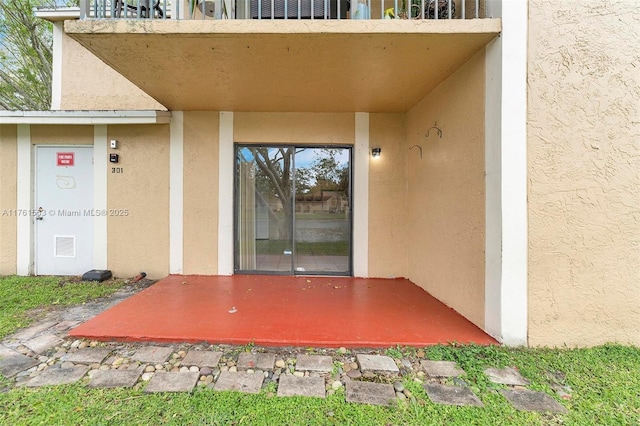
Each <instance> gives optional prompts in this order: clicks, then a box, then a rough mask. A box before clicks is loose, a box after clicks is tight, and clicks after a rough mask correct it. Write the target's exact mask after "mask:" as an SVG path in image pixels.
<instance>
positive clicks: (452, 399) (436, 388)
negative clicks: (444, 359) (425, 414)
mask: <svg viewBox="0 0 640 426" xmlns="http://www.w3.org/2000/svg"><path fill="white" fill-rule="evenodd" d="M424 389H425V391H426V392H427V395H428V396H429V399H430V400H431V401H432V402H434V403H436V404H445V405H459V406H464V405H471V406H476V407H484V405H483V404H482V401H480V399H478V397H477V396H476V395H475V394H474V393H473V392H471V390H470V389H469V388H461V387H458V386H447V385H441V384H439V383H425V384H424Z"/></svg>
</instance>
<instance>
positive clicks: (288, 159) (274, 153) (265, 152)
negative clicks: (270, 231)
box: [238, 147, 349, 239]
mask: <svg viewBox="0 0 640 426" xmlns="http://www.w3.org/2000/svg"><path fill="white" fill-rule="evenodd" d="M306 149H307V148H292V147H279V148H265V147H255V148H253V147H246V148H243V149H241V150H239V151H238V155H239V156H240V158H239V160H240V161H244V162H253V163H254V164H255V167H254V168H253V170H252V176H251V177H252V178H253V180H254V182H255V189H256V191H255V196H256V200H257V203H259V204H261V205H263V206H269V209H268V214H269V217H270V218H271V219H272V220H273V221H274V222H275V223H277V224H278V231H279V239H288V238H290V236H291V233H290V224H291V220H292V214H293V205H292V203H293V186H294V185H293V179H292V177H293V176H294V174H295V189H296V194H314V193H319V194H320V196H321V197H322V193H323V191H332V192H335V193H336V194H337V195H339V196H340V198H343V199H344V198H345V197H346V196H347V193H348V188H349V165H348V164H347V163H342V164H341V163H340V161H339V160H338V155H339V154H340V152H341V149H335V148H308V149H313V151H314V159H313V161H312V162H311V164H310V165H308V166H306V167H304V166H302V165H298V167H297V168H296V169H295V171H294V170H292V169H293V155H294V151H295V153H296V154H299V153H301V152H303V151H305V150H306Z"/></svg>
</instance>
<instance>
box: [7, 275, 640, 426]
mask: <svg viewBox="0 0 640 426" xmlns="http://www.w3.org/2000/svg"><path fill="white" fill-rule="evenodd" d="M71 288H73V289H71ZM99 288H100V286H99V285H96V284H91V285H88V284H64V283H61V281H60V279H58V278H13V277H9V278H0V289H1V290H0V292H1V296H0V297H1V299H0V300H1V302H0V303H2V314H1V315H0V330H4V333H7V332H8V331H7V330H15V328H16V327H19V326H20V325H19V324H21V321H25V320H24V318H25V317H24V314H25V311H26V310H27V309H30V308H32V307H37V306H40V307H42V306H46V305H49V304H61V303H78V302H82V301H86V300H88V299H89V298H93V297H98V296H102V295H104V294H105V293H106V292H109V291H112V290H113V288H109V286H106V287H105V288H103V289H99ZM7 312H9V314H7ZM421 352H424V353H421ZM386 354H387V355H389V356H392V357H395V358H399V357H403V356H404V357H416V356H418V357H426V358H428V359H433V360H451V361H456V362H457V363H458V364H459V365H460V367H462V368H463V369H464V370H465V371H466V373H467V374H466V376H464V377H463V379H464V380H465V381H466V383H468V385H469V386H470V387H471V389H472V390H473V391H474V392H475V393H476V394H477V395H478V396H479V398H480V399H481V400H482V402H483V403H484V404H485V407H484V408H475V407H474V408H470V407H452V406H442V405H436V404H433V403H431V402H430V401H429V399H428V397H427V395H426V394H425V392H424V390H423V388H422V385H421V384H420V383H417V382H415V381H414V378H415V377H416V376H415V375H414V376H412V375H407V376H405V377H404V378H403V382H404V384H405V387H406V388H407V389H409V390H410V391H411V392H412V393H413V395H414V396H415V398H416V400H415V401H406V402H401V403H399V404H398V405H396V406H393V407H378V406H367V405H361V404H351V403H347V402H345V400H344V392H343V390H338V392H337V393H335V394H333V395H329V396H327V398H326V399H316V398H301V397H293V398H279V397H277V396H275V387H274V386H273V385H270V386H269V387H267V388H265V389H263V390H262V392H261V393H260V394H258V395H249V394H241V393H236V392H216V391H213V390H210V389H206V388H196V390H195V391H194V392H193V393H177V394H145V393H144V389H143V388H141V387H138V388H134V389H115V390H106V389H89V388H87V387H86V379H84V380H85V381H83V382H80V383H78V384H74V385H66V386H56V387H48V388H39V389H28V388H14V387H12V381H10V380H8V379H6V378H3V377H1V376H0V425H35V424H43V425H77V424H83V425H85V424H86V425H120V424H122V425H147V424H153V425H160V424H163V425H164V424H172V425H173V424H175V425H183V424H185V425H187V424H188V425H191V424H198V425H200V424H202V425H269V426H271V425H565V424H569V425H637V424H640V349H639V348H636V347H628V346H620V345H605V346H600V347H596V348H590V349H524V348H503V347H498V346H490V347H482V346H474V345H466V346H460V345H454V344H452V345H446V346H434V347H428V348H424V349H422V350H417V349H414V348H401V347H396V348H389V349H388V350H386ZM504 366H513V367H517V368H518V369H519V370H520V372H521V373H522V374H523V376H525V377H526V378H528V379H529V380H530V381H531V385H530V386H529V388H530V389H533V390H539V391H544V392H547V393H548V394H549V395H553V396H554V397H555V398H557V399H558V400H559V401H561V403H562V404H563V405H564V406H565V407H566V408H567V409H568V410H569V413H568V414H562V415H553V414H539V413H526V412H519V411H516V410H515V409H514V408H512V407H511V405H509V404H508V403H507V402H506V400H505V399H504V398H503V397H502V396H501V395H500V394H499V393H498V390H499V389H501V388H502V386H501V385H495V384H491V383H490V382H489V381H488V380H487V378H486V376H485V375H484V373H483V370H484V369H485V368H487V367H504ZM554 387H559V388H562V389H564V390H565V391H567V393H568V394H570V398H567V399H562V398H560V397H559V396H558V395H556V394H555V392H554V390H553V388H554ZM3 388H4V391H3V390H2V389H3Z"/></svg>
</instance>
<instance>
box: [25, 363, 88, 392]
mask: <svg viewBox="0 0 640 426" xmlns="http://www.w3.org/2000/svg"><path fill="white" fill-rule="evenodd" d="M87 371H89V367H88V366H86V365H77V366H74V367H71V368H60V367H49V368H48V369H46V370H44V371H43V372H42V373H41V374H40V375H38V376H36V377H34V378H33V379H31V380H29V381H28V382H27V383H26V386H28V387H30V388H35V387H40V386H58V385H68V384H69V383H75V382H77V381H78V380H80V379H81V378H82V377H83V376H84V375H85V374H87Z"/></svg>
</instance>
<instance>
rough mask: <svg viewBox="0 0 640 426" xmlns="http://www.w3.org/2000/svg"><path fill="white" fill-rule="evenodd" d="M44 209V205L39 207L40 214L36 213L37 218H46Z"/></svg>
mask: <svg viewBox="0 0 640 426" xmlns="http://www.w3.org/2000/svg"><path fill="white" fill-rule="evenodd" d="M43 212H44V209H43V208H42V207H38V214H37V215H36V220H42V219H44V215H43V214H42V213H43Z"/></svg>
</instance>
